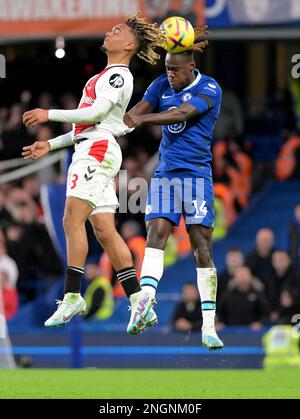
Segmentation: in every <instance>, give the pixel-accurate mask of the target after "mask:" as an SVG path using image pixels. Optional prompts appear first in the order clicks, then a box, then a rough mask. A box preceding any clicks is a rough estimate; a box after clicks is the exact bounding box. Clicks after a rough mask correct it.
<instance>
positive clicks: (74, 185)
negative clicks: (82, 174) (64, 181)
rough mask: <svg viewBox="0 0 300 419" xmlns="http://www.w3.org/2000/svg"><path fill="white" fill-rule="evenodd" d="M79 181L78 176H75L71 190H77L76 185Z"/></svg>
mask: <svg viewBox="0 0 300 419" xmlns="http://www.w3.org/2000/svg"><path fill="white" fill-rule="evenodd" d="M77 180H78V175H75V174H74V175H73V176H72V179H71V184H72V185H71V189H74V188H76V185H77Z"/></svg>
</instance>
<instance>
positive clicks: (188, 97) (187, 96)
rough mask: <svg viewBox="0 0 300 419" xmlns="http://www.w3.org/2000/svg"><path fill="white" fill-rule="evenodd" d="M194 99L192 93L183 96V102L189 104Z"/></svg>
mask: <svg viewBox="0 0 300 419" xmlns="http://www.w3.org/2000/svg"><path fill="white" fill-rule="evenodd" d="M192 97H193V95H191V93H185V94H184V95H183V96H182V102H187V101H188V100H189V99H191V98H192Z"/></svg>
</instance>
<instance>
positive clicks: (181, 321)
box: [172, 283, 202, 332]
mask: <svg viewBox="0 0 300 419" xmlns="http://www.w3.org/2000/svg"><path fill="white" fill-rule="evenodd" d="M172 326H173V327H174V329H175V330H177V331H179V332H188V331H194V330H200V329H201V326H202V312H201V302H200V298H199V293H198V289H197V287H196V285H194V284H192V283H187V284H185V285H184V286H183V287H182V294H181V301H180V302H179V303H177V305H176V307H175V310H174V314H173V317H172Z"/></svg>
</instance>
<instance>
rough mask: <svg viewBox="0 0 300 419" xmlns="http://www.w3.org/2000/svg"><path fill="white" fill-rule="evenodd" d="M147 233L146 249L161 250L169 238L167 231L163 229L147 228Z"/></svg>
mask: <svg viewBox="0 0 300 419" xmlns="http://www.w3.org/2000/svg"><path fill="white" fill-rule="evenodd" d="M147 232H148V234H147V247H153V248H154V249H161V250H163V249H164V248H165V246H166V243H167V240H168V237H169V231H167V230H166V229H164V228H156V227H155V226H151V227H149V228H148V230H147Z"/></svg>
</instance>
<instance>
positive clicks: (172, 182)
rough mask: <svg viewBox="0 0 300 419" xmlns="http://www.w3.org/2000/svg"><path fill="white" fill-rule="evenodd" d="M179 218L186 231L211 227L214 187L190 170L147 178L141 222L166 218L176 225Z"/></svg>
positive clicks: (212, 223) (210, 182) (164, 173)
mask: <svg viewBox="0 0 300 419" xmlns="http://www.w3.org/2000/svg"><path fill="white" fill-rule="evenodd" d="M181 215H183V217H184V220H185V225H186V228H187V229H188V228H189V227H190V226H191V225H192V224H199V225H203V226H205V227H211V228H212V227H213V226H214V216H215V211H214V188H213V182H212V180H211V179H206V178H203V177H197V173H195V172H192V171H182V170H175V171H172V172H163V173H159V174H155V176H154V177H153V178H152V179H151V184H150V187H149V191H148V200H147V205H146V209H145V221H148V220H152V219H154V218H167V219H168V220H170V221H171V222H172V223H173V224H175V225H179V223H180V218H181Z"/></svg>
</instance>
